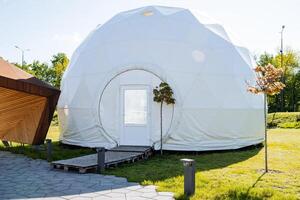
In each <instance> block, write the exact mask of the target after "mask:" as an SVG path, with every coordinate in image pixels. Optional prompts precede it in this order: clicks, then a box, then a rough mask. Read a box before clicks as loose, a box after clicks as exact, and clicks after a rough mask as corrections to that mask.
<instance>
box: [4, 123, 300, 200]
mask: <svg viewBox="0 0 300 200" xmlns="http://www.w3.org/2000/svg"><path fill="white" fill-rule="evenodd" d="M58 135H59V130H58V128H57V127H56V126H52V127H51V129H50V130H49V133H48V135H47V138H51V139H52V140H53V141H54V151H53V158H54V160H58V159H66V158H71V157H76V156H80V155H86V154H90V153H94V151H93V150H91V149H86V148H75V149H74V148H67V147H65V146H61V145H59V144H58V142H57V141H58ZM0 150H9V151H12V152H16V153H23V154H25V155H27V156H29V157H32V158H42V159H45V158H46V156H45V155H46V154H45V152H38V151H36V150H34V149H32V148H31V147H30V146H25V148H23V149H22V148H21V147H19V146H18V145H15V147H13V148H9V149H7V148H4V147H3V146H1V144H0ZM181 158H192V159H195V161H196V167H197V173H196V193H195V195H194V196H192V197H191V200H199V199H201V200H202V199H216V200H221V199H222V200H223V199H236V200H237V199H247V200H248V199H249V200H250V199H253V200H261V199H278V200H279V199H280V200H281V199H300V130H299V129H270V130H269V166H270V169H271V171H270V172H269V173H267V174H264V173H263V169H264V149H263V148H262V147H254V148H248V149H244V150H236V151H222V152H204V153H199V154H197V155H196V154H195V153H189V154H188V153H164V155H163V156H160V155H156V156H154V157H152V158H150V159H149V160H146V161H140V162H137V163H133V164H124V165H122V166H120V167H118V168H114V169H109V170H106V172H105V174H113V175H117V176H122V177H126V178H128V180H129V181H133V182H139V183H141V184H143V185H148V184H154V185H156V186H158V190H159V191H169V192H174V193H175V197H176V198H177V199H187V198H186V197H185V196H184V195H183V167H182V163H181V162H180V159H181Z"/></svg>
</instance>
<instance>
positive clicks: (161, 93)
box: [153, 82, 175, 154]
mask: <svg viewBox="0 0 300 200" xmlns="http://www.w3.org/2000/svg"><path fill="white" fill-rule="evenodd" d="M153 95H154V97H153V101H155V102H157V103H160V154H162V146H163V141H162V134H163V127H162V108H163V103H166V104H167V105H169V104H175V98H174V97H173V90H172V88H171V87H170V86H169V84H168V83H166V82H161V83H160V84H159V86H157V87H155V89H153Z"/></svg>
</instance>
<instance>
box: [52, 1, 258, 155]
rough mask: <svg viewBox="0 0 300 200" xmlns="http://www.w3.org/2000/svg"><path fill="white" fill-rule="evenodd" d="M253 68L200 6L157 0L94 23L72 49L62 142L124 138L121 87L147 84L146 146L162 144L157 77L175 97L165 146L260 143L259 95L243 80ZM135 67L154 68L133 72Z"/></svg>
mask: <svg viewBox="0 0 300 200" xmlns="http://www.w3.org/2000/svg"><path fill="white" fill-rule="evenodd" d="M252 67H253V59H252V57H251V55H250V53H249V51H248V50H247V49H246V48H244V47H241V46H237V45H236V44H235V42H234V41H233V39H232V38H231V34H228V32H227V31H226V29H225V28H224V27H223V26H222V25H221V24H219V23H218V22H216V21H215V20H212V19H209V18H208V17H206V16H203V15H199V13H195V14H194V12H193V13H192V12H190V11H189V10H187V9H183V8H172V7H161V6H148V7H143V8H138V9H134V10H130V11H125V12H121V13H119V14H117V15H116V16H115V17H113V18H112V19H110V20H109V21H108V22H106V23H105V24H103V25H101V26H98V27H97V28H96V29H95V30H93V31H92V32H91V33H90V34H89V36H88V37H87V38H86V39H85V40H84V41H83V43H82V44H81V45H80V46H79V47H78V49H77V50H76V51H75V53H74V55H73V56H72V59H71V63H70V65H69V67H68V69H67V71H66V73H65V75H64V77H63V80H62V88H61V89H62V94H61V97H60V99H59V102H58V110H59V118H60V121H61V123H62V125H61V128H62V135H61V139H62V142H65V143H68V144H75V145H79V146H87V147H100V146H104V147H106V148H111V147H114V146H116V145H120V144H122V141H121V139H120V138H122V137H121V134H125V132H124V129H126V128H128V127H127V126H124V124H122V123H123V122H122V116H121V113H122V111H121V110H120V109H121V107H122V106H121V104H122V101H123V100H122V94H121V93H122V91H121V89H120V88H121V87H122V86H124V85H125V86H129V87H131V86H133V85H138V86H141V87H144V86H145V87H146V88H150V90H149V91H150V93H149V99H150V103H149V113H148V115H149V118H150V121H149V124H147V127H148V128H149V130H150V131H149V134H150V140H151V144H150V145H154V147H155V148H156V149H159V148H160V143H159V129H158V128H159V123H160V122H159V117H158V116H157V111H154V110H153V109H157V108H156V107H157V104H156V103H155V102H153V101H152V99H151V98H152V96H151V95H152V94H151V93H152V89H153V88H154V87H155V86H157V85H158V83H157V81H153V80H154V79H153V78H151V77H152V76H154V77H157V78H158V79H159V80H161V81H166V82H167V83H168V84H169V85H170V86H171V88H172V89H173V91H174V96H175V98H176V104H175V105H174V108H173V111H172V118H171V122H170V128H168V129H167V128H166V127H163V128H164V133H163V143H164V144H163V149H166V150H182V151H190V150H192V151H203V150H220V149H236V148H241V147H244V146H248V145H253V144H257V143H260V142H262V141H263V140H264V118H263V117H264V113H263V110H264V109H263V108H264V106H263V97H262V96H260V95H253V94H250V93H248V92H247V91H246V89H247V85H246V83H245V81H254V80H255V74H254V73H253V70H252ZM134 70H140V71H141V73H142V74H147V73H150V74H152V75H151V76H146V75H145V76H144V75H135V76H133V75H132V74H135V73H133V71H134ZM121 74H122V75H121ZM120 77H122V78H120ZM152 79H153V80H152ZM107 88H109V89H107ZM103 95H104V97H103V98H102V96H103ZM110 102H111V103H110ZM66 113H67V114H66ZM103 113H106V114H103ZM102 115H103V116H102ZM168 116H171V115H169V114H168ZM164 126H166V125H164ZM129 128H130V130H131V129H132V127H129ZM128 130H129V129H128ZM128 134H129V133H128ZM123 137H124V135H123Z"/></svg>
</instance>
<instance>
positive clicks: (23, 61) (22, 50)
mask: <svg viewBox="0 0 300 200" xmlns="http://www.w3.org/2000/svg"><path fill="white" fill-rule="evenodd" d="M15 48H17V49H19V50H20V51H21V52H22V63H21V66H22V67H23V66H24V65H25V60H24V53H25V51H30V49H22V48H20V47H19V46H17V45H15Z"/></svg>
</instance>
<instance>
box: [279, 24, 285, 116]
mask: <svg viewBox="0 0 300 200" xmlns="http://www.w3.org/2000/svg"><path fill="white" fill-rule="evenodd" d="M284 28H285V25H282V27H281V32H280V35H281V39H280V67H281V69H282V70H283V75H282V77H281V82H282V83H283V84H285V67H284V69H283V30H284ZM283 109H284V90H281V92H280V111H281V112H283V111H284V110H283Z"/></svg>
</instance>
